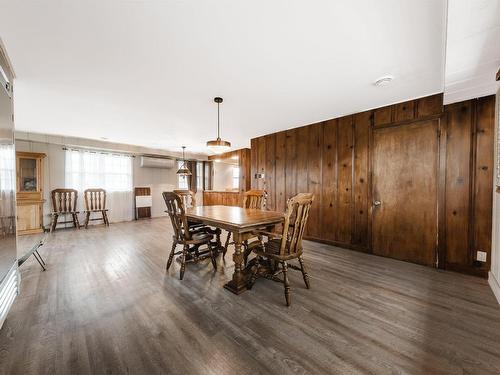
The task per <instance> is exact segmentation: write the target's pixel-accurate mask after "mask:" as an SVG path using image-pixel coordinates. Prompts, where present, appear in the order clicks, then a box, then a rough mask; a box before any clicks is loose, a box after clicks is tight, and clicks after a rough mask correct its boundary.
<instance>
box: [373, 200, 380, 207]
mask: <svg viewBox="0 0 500 375" xmlns="http://www.w3.org/2000/svg"><path fill="white" fill-rule="evenodd" d="M381 204H382V202H380V201H375V202H373V205H374V206H375V207H377V206H380V205H381Z"/></svg>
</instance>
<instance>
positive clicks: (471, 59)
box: [444, 0, 500, 103]
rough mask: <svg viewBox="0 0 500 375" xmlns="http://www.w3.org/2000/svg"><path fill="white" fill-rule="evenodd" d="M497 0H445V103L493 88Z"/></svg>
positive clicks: (499, 18) (498, 61) (499, 15)
mask: <svg viewBox="0 0 500 375" xmlns="http://www.w3.org/2000/svg"><path fill="white" fill-rule="evenodd" d="M499 67H500V1H498V0H474V1H471V0H449V1H448V34H447V43H446V74H445V97H444V100H445V103H453V102H457V101H461V100H465V99H470V98H476V97H480V96H485V95H488V94H494V93H495V92H496V87H497V84H496V82H495V74H496V72H497V71H498V68H499Z"/></svg>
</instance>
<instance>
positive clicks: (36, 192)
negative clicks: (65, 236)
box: [16, 152, 46, 235]
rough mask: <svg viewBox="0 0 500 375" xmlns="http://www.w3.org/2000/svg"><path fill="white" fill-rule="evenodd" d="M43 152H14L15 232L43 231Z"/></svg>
mask: <svg viewBox="0 0 500 375" xmlns="http://www.w3.org/2000/svg"><path fill="white" fill-rule="evenodd" d="M45 156H46V155H45V154H42V153H35V152H16V167H17V168H16V170H17V189H16V190H17V192H16V195H17V197H16V200H17V233H18V234H19V235H23V234H32V233H40V232H43V230H44V228H43V204H44V202H45V199H43V159H44V158H45Z"/></svg>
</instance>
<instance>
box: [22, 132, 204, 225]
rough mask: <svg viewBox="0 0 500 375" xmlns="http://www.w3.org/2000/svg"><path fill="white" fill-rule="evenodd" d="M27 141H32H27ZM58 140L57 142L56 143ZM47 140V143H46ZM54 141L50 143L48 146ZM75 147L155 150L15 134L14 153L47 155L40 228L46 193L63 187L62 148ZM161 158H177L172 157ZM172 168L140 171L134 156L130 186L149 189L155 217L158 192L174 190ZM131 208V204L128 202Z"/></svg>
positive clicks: (161, 205)
mask: <svg viewBox="0 0 500 375" xmlns="http://www.w3.org/2000/svg"><path fill="white" fill-rule="evenodd" d="M30 138H34V140H31V139H30ZM58 139H61V140H60V141H59V140H58ZM47 141H50V142H47ZM52 142H54V143H52ZM64 144H67V145H75V144H76V145H78V146H81V147H86V146H88V147H98V148H99V147H100V148H101V149H103V150H106V149H112V150H114V151H123V152H138V153H139V152H140V151H142V152H143V153H147V154H155V152H154V151H156V150H149V149H144V150H142V149H140V148H138V147H136V146H128V145H119V144H112V147H110V144H109V143H107V142H99V141H91V140H85V139H82V138H71V139H68V138H62V137H54V136H47V135H40V134H37V135H35V136H34V137H33V136H31V134H27V133H16V151H28V152H43V153H45V154H47V157H46V158H45V160H44V168H43V170H44V179H43V182H44V187H43V189H44V192H43V193H44V199H45V204H44V225H49V224H50V212H51V211H52V208H51V203H50V192H51V190H53V189H57V188H62V187H64V174H65V173H64V164H65V154H64V150H63V145H64ZM161 155H163V156H165V155H169V156H174V157H176V156H178V155H175V154H173V155H172V154H166V153H164V152H162V153H161ZM189 157H190V158H196V159H205V160H206V156H204V155H190V156H189ZM176 171H177V170H176V169H175V168H173V169H158V168H141V167H140V157H135V158H134V161H133V183H134V186H149V187H150V188H151V194H152V196H153V206H152V208H151V215H152V216H153V217H158V216H162V215H165V213H164V210H165V207H164V206H165V204H164V202H163V198H162V196H161V193H162V192H163V191H171V190H173V189H175V188H176V187H177V175H176ZM201 200H202V194H201V192H199V194H197V202H200V203H201ZM130 204H131V205H133V202H130Z"/></svg>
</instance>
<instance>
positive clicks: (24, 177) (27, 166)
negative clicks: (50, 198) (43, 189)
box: [19, 158, 38, 192]
mask: <svg viewBox="0 0 500 375" xmlns="http://www.w3.org/2000/svg"><path fill="white" fill-rule="evenodd" d="M36 169H37V160H36V159H30V158H20V159H19V177H20V181H19V183H20V186H19V191H26V192H35V191H38V181H37V170H36Z"/></svg>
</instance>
